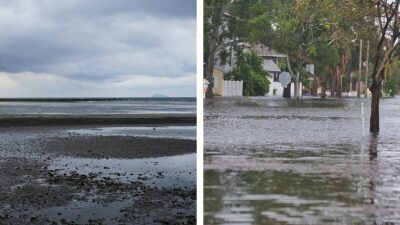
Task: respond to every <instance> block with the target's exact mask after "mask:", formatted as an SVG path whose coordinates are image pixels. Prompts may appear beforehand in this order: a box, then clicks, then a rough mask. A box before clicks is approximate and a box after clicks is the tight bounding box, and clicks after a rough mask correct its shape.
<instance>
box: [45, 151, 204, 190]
mask: <svg viewBox="0 0 400 225" xmlns="http://www.w3.org/2000/svg"><path fill="white" fill-rule="evenodd" d="M48 169H49V170H51V171H56V172H57V173H58V174H64V173H66V174H69V173H70V172H77V173H78V174H84V175H89V174H95V175H96V177H97V178H98V179H104V178H107V179H108V178H109V179H112V180H116V181H118V182H125V183H131V182H135V181H141V182H143V183H145V184H146V185H148V186H156V187H165V188H194V187H196V175H195V174H196V154H186V155H179V156H170V157H157V158H144V159H114V158H110V159H91V158H73V157H63V158H57V159H55V160H53V162H52V163H51V164H50V165H49V167H48Z"/></svg>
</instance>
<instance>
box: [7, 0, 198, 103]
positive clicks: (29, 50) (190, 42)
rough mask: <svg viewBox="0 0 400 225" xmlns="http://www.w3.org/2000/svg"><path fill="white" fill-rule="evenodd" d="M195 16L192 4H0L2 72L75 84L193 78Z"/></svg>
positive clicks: (96, 0)
mask: <svg viewBox="0 0 400 225" xmlns="http://www.w3.org/2000/svg"><path fill="white" fill-rule="evenodd" d="M195 19H196V1H195V0H146V1H145V0H134V1H131V0H113V1H109V0H69V1H53V0H20V1H5V0H0V27H1V28H2V32H1V33H0V71H1V72H3V73H2V75H3V76H6V75H7V79H11V80H12V79H14V77H13V76H12V73H18V74H19V75H18V77H19V78H21V77H22V76H24V75H26V74H25V73H23V72H29V76H31V75H32V74H33V75H32V76H34V74H35V73H38V74H42V75H43V74H48V75H49V76H55V78H54V79H56V78H57V77H58V78H59V79H67V80H64V82H68V81H71V85H72V84H75V85H78V86H79V85H80V84H79V81H80V80H82V82H84V81H88V80H92V81H96V80H98V81H99V82H112V81H113V79H115V78H116V77H118V79H119V80H118V82H122V83H123V81H120V79H121V77H126V76H128V77H130V79H132V76H142V77H150V78H151V77H153V78H155V77H157V78H168V79H172V80H171V81H173V78H176V79H180V81H183V80H187V79H186V78H185V77H191V78H192V79H193V81H194V80H195V76H194V74H195V69H196V62H195V61H196V54H195V53H196V50H195V49H196V46H195V43H196V20H195ZM6 73H7V74H6ZM8 73H10V74H8ZM31 73H32V74H31ZM15 77H17V76H15ZM38 77H40V75H38ZM41 77H42V78H43V77H46V79H47V80H48V79H49V78H48V76H47V75H46V76H41ZM153 78H151V79H149V80H153V81H154V79H153ZM4 79H5V78H4ZM15 79H16V78H15ZM21 79H22V78H21ZM149 80H147V81H149ZM187 81H188V80H187ZM76 82H78V83H76ZM135 82H140V80H138V79H135ZM177 83H179V82H177ZM181 83H182V82H181ZM147 84H148V85H150V84H149V83H147ZM182 85H184V82H183V83H182ZM191 85H192V88H193V92H190V93H186V95H194V93H195V91H194V89H195V86H194V82H191ZM0 88H1V83H0ZM187 89H188V88H187V87H185V88H182V90H186V91H187ZM99 95H101V93H100V94H99ZM178 95H185V93H179V94H178Z"/></svg>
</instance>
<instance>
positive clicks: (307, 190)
mask: <svg viewBox="0 0 400 225" xmlns="http://www.w3.org/2000/svg"><path fill="white" fill-rule="evenodd" d="M369 101H370V99H368V100H366V99H338V100H326V101H321V100H319V99H304V100H302V101H301V102H293V101H288V100H277V99H271V98H264V97H257V98H214V99H212V100H206V102H205V119H204V127H205V136H204V140H205V159H204V161H205V165H204V168H205V174H204V176H205V178H204V182H205V184H204V210H205V213H204V216H205V224H241V225H244V224H386V223H389V224H390V223H394V224H397V223H400V175H399V174H400V133H399V131H400V110H399V109H400V99H399V98H393V99H382V100H381V113H380V114H381V132H380V134H379V135H373V134H369V132H368V129H369V124H368V122H369V110H370V108H369V106H370V103H369ZM362 107H365V114H362V111H363V110H362Z"/></svg>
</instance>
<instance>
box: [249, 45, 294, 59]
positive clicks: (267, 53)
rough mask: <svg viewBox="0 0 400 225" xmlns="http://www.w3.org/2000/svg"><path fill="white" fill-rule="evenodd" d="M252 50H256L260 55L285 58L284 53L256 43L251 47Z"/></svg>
mask: <svg viewBox="0 0 400 225" xmlns="http://www.w3.org/2000/svg"><path fill="white" fill-rule="evenodd" d="M252 49H253V50H255V51H256V52H258V54H259V55H260V56H261V57H275V58H286V57H287V55H286V54H282V53H279V52H277V51H275V50H274V49H271V48H269V47H266V46H264V45H261V44H258V45H254V46H253V47H252Z"/></svg>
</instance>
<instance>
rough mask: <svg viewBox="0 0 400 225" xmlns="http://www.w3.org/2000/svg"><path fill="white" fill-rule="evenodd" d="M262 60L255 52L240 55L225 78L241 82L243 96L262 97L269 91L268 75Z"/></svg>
mask: <svg viewBox="0 0 400 225" xmlns="http://www.w3.org/2000/svg"><path fill="white" fill-rule="evenodd" d="M262 60H263V59H262V58H261V57H259V56H258V55H257V53H255V52H250V53H241V54H239V56H238V61H237V63H236V67H235V68H234V69H233V70H232V71H231V72H229V73H227V74H226V77H231V76H232V77H233V78H234V79H235V80H243V95H245V96H264V95H265V94H267V93H268V91H269V85H270V82H269V80H268V78H267V77H268V76H269V74H268V73H267V72H266V71H265V70H264V69H263V66H262Z"/></svg>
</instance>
